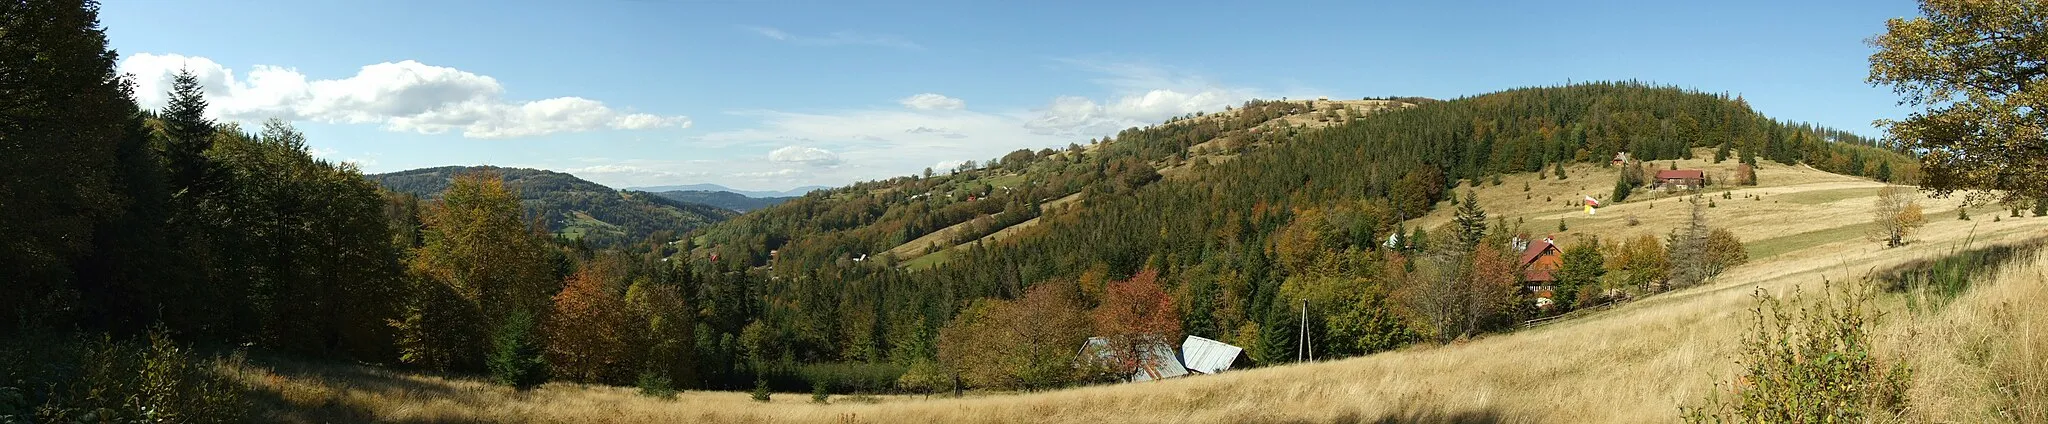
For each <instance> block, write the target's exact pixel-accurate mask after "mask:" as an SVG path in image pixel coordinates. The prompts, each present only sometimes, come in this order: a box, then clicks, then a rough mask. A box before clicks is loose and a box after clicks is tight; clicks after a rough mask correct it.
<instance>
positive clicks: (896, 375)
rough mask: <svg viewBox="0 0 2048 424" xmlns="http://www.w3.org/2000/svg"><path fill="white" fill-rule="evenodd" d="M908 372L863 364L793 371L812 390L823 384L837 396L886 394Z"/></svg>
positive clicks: (890, 366) (825, 365)
mask: <svg viewBox="0 0 2048 424" xmlns="http://www.w3.org/2000/svg"><path fill="white" fill-rule="evenodd" d="M907 371H908V369H907V368H905V367H903V366H901V365H896V364H890V363H877V364H871V363H865V362H834V363H822V364H805V365H803V366H801V367H799V368H797V370H796V372H797V376H798V377H800V378H802V379H803V380H804V381H807V382H810V383H811V385H812V386H813V388H816V386H818V385H824V386H825V388H826V390H828V391H833V392H839V393H880V392H885V391H889V390H890V389H891V388H893V387H895V386H896V382H897V381H898V380H900V379H902V378H903V375H904V373H905V372H907Z"/></svg>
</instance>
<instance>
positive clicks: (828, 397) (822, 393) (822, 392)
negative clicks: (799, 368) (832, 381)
mask: <svg viewBox="0 0 2048 424" xmlns="http://www.w3.org/2000/svg"><path fill="white" fill-rule="evenodd" d="M811 403H815V404H820V405H823V404H828V403H832V392H830V391H827V390H826V389H825V381H824V380H819V381H813V382H811Z"/></svg>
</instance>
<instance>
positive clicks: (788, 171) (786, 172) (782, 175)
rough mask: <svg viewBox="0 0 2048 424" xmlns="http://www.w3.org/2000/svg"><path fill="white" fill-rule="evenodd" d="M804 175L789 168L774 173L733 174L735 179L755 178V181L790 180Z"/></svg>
mask: <svg viewBox="0 0 2048 424" xmlns="http://www.w3.org/2000/svg"><path fill="white" fill-rule="evenodd" d="M803 173H804V172H803V171H798V170H794V169H789V168H783V169H777V170H774V171H761V172H740V173H735V174H732V176H734V177H740V178H754V179H775V178H788V177H794V176H798V175H803Z"/></svg>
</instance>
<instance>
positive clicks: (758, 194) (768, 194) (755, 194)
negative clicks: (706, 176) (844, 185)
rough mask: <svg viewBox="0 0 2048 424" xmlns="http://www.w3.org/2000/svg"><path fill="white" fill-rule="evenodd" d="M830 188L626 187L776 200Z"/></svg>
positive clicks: (652, 191) (699, 185)
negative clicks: (703, 192) (731, 194)
mask: <svg viewBox="0 0 2048 424" xmlns="http://www.w3.org/2000/svg"><path fill="white" fill-rule="evenodd" d="M830 188H832V187H826V186H803V187H797V188H793V189H789V190H788V191H754V190H739V189H734V188H731V187H726V186H722V185H717V184H685V185H663V186H643V187H626V189H627V190H639V191H645V192H649V193H662V192H670V191H723V192H727V193H733V194H738V195H741V196H747V197H752V198H756V199H768V198H776V197H803V195H805V194H810V193H811V192H813V191H818V190H825V189H830Z"/></svg>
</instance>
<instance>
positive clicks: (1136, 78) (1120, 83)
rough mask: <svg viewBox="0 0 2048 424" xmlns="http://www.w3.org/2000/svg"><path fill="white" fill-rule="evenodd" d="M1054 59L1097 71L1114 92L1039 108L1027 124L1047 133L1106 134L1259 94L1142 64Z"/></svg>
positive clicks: (1057, 101) (1218, 107)
mask: <svg viewBox="0 0 2048 424" xmlns="http://www.w3.org/2000/svg"><path fill="white" fill-rule="evenodd" d="M1057 62H1059V63H1062V64H1065V65H1068V66H1069V67H1072V68H1075V69H1079V70H1082V71H1085V72H1090V73H1094V74H1097V75H1098V77H1096V78H1094V79H1092V81H1094V82H1095V83H1097V84H1101V85H1103V86H1105V87H1108V88H1110V89H1111V90H1112V92H1113V94H1112V97H1111V98H1109V99H1106V100H1104V101H1100V102H1098V101H1096V100H1094V99H1089V98H1086V97H1080V96H1060V97H1058V98H1054V99H1053V101H1052V103H1051V104H1049V105H1047V106H1045V107H1044V108H1042V109H1039V110H1038V112H1039V113H1038V116H1037V117H1035V118H1034V119H1033V120H1032V121H1031V122H1029V123H1027V124H1026V126H1028V127H1030V128H1031V129H1032V130H1033V131H1035V132H1039V133H1045V134H1058V135H1068V136H1094V135H1106V134H1111V133H1114V132H1116V131H1119V130H1122V129H1124V128H1130V127H1135V126H1142V125H1148V124H1156V123H1159V122H1162V121H1165V120H1166V119H1168V118H1172V117H1175V116H1180V115H1186V114H1190V113H1195V112H1213V111H1219V110H1222V109H1223V108H1224V107H1227V106H1231V105H1236V104H1242V103H1244V101H1246V100H1251V99H1253V98H1257V97H1260V96H1259V94H1260V93H1259V92H1257V91H1255V90H1251V89H1247V88H1236V87H1226V86H1223V85H1221V84H1217V83H1214V82H1211V81H1209V80H1207V79H1205V78H1201V77H1199V76H1194V75H1192V74H1188V73H1185V72H1181V71H1176V70H1173V69H1170V68H1165V67H1160V66H1153V65H1147V64H1140V63H1125V62H1100V61H1090V60H1081V59H1059V60H1057Z"/></svg>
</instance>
